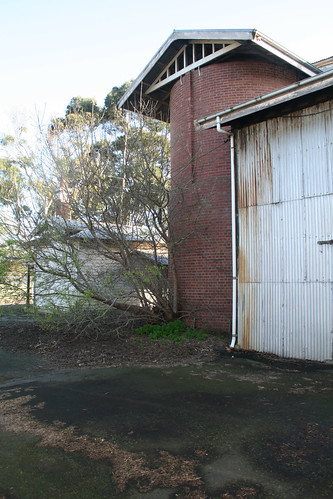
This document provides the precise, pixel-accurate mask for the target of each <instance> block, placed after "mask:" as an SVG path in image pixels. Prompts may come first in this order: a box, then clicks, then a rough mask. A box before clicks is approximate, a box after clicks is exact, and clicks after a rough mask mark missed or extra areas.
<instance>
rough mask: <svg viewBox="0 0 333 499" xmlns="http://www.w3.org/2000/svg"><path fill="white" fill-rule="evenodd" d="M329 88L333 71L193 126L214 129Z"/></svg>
mask: <svg viewBox="0 0 333 499" xmlns="http://www.w3.org/2000/svg"><path fill="white" fill-rule="evenodd" d="M329 87H333V70H332V71H327V72H324V73H321V74H319V75H316V76H312V77H310V78H306V79H305V80H301V81H298V82H297V83H293V84H291V85H288V86H287V87H283V88H281V89H279V90H276V91H274V92H271V93H269V94H265V95H261V96H259V97H256V98H255V99H251V100H249V101H247V102H244V103H242V104H239V105H237V106H234V107H231V108H228V109H225V110H223V111H220V112H218V113H215V114H213V115H210V116H206V117H203V118H201V119H199V120H197V121H196V123H195V124H196V127H197V128H198V129H201V130H206V129H208V128H214V127H215V126H216V123H217V121H218V122H219V124H220V125H229V124H231V123H233V122H234V121H236V120H239V119H241V118H245V117H246V116H249V115H252V114H255V113H258V112H262V111H265V110H266V109H269V108H272V107H274V106H277V105H281V104H283V103H285V102H288V101H292V100H294V99H297V98H299V97H302V96H305V95H308V94H311V93H314V92H318V91H320V90H324V89H326V88H329Z"/></svg>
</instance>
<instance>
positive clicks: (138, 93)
mask: <svg viewBox="0 0 333 499" xmlns="http://www.w3.org/2000/svg"><path fill="white" fill-rule="evenodd" d="M240 55H242V56H250V57H253V56H254V57H255V56H256V57H258V56H259V57H261V58H265V59H267V60H269V61H271V62H275V63H277V64H287V65H290V66H293V67H295V68H297V69H298V70H299V71H300V72H301V73H303V75H304V76H313V75H315V74H318V73H320V72H321V69H319V68H318V67H316V66H314V65H313V64H310V63H309V62H306V61H305V60H304V59H301V58H300V57H298V56H296V55H295V54H293V53H292V52H290V51H288V50H287V49H285V48H284V47H282V46H281V45H279V44H277V43H276V42H274V41H273V40H271V39H270V38H268V37H267V36H265V35H264V34H263V33H260V32H259V31H258V30H256V29H231V30H175V31H173V33H172V34H171V35H170V36H169V38H168V39H167V40H166V42H165V43H164V44H163V45H162V47H161V48H160V49H159V50H158V52H157V53H156V54H155V55H154V57H153V58H152V59H151V61H150V62H149V63H148V64H147V66H146V67H145V68H144V70H143V71H142V72H141V74H140V75H139V76H138V77H137V78H136V80H135V81H134V82H133V83H132V85H131V86H130V88H129V89H128V90H127V92H126V93H125V94H124V96H123V97H122V98H121V99H120V101H119V103H118V106H119V107H123V108H125V109H128V110H130V111H135V110H138V109H140V103H142V102H143V103H146V102H149V101H152V102H153V103H154V115H155V117H156V118H159V119H161V120H163V121H168V115H169V97H170V90H171V88H172V85H173V83H174V82H175V81H176V80H177V79H178V78H180V77H181V76H182V75H183V74H185V73H187V72H188V71H191V70H192V69H194V68H198V67H200V66H204V65H207V64H209V63H211V62H212V61H214V62H215V61H221V60H226V59H230V58H233V57H235V56H237V57H238V56H240Z"/></svg>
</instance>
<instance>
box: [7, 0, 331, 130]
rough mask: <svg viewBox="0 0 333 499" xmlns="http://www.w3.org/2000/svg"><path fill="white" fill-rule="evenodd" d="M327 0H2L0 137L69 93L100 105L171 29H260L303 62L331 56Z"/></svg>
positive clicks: (59, 109) (59, 108)
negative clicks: (14, 123)
mask: <svg viewBox="0 0 333 499" xmlns="http://www.w3.org/2000/svg"><path fill="white" fill-rule="evenodd" d="M332 14H333V2H332V0H317V1H316V2H314V1H313V0H303V1H300V0H289V1H288V0H276V1H275V2H270V1H262V0H237V1H230V0H229V1H224V2H223V1H221V0H168V1H164V2H161V1H158V0H141V1H140V0H127V1H125V2H121V1H120V0H117V1H114V0H56V1H52V2H51V1H48V0H0V40H1V49H2V50H1V79H0V90H1V92H0V109H1V111H0V134H1V133H6V132H8V131H10V120H11V117H12V115H16V116H17V117H18V120H19V121H20V120H22V119H24V118H27V117H29V116H32V117H35V114H36V112H38V113H39V114H41V115H43V114H44V116H45V118H46V119H47V118H48V117H49V116H55V115H62V114H63V113H64V110H65V108H66V105H67V104H68V102H69V100H70V99H71V97H74V96H83V97H95V98H96V99H97V101H98V103H99V104H100V105H102V104H103V101H104V98H105V96H106V94H107V93H108V92H109V91H110V90H111V88H112V87H113V86H115V85H117V86H118V85H121V84H122V83H124V82H125V81H127V80H129V79H131V78H135V77H136V76H137V75H138V74H139V73H140V72H141V70H142V69H143V68H144V67H145V65H146V64H147V63H148V62H149V60H150V59H151V58H152V56H153V55H154V54H155V52H156V51H157V50H158V49H159V48H160V46H161V45H162V44H163V42H164V41H165V40H166V38H167V37H168V36H169V35H170V34H171V33H172V31H173V29H228V28H229V29H231V28H257V29H259V30H260V31H262V32H263V33H265V34H266V35H267V36H269V37H270V38H272V39H273V40H275V41H277V42H279V43H280V44H281V45H283V46H285V47H286V48H288V49H289V50H291V51H293V52H295V53H296V54H297V55H299V56H301V57H303V58H304V59H306V60H308V61H310V62H314V61H316V60H319V59H322V58H325V57H329V56H332V55H333V43H332V38H333V29H332V18H333V16H332Z"/></svg>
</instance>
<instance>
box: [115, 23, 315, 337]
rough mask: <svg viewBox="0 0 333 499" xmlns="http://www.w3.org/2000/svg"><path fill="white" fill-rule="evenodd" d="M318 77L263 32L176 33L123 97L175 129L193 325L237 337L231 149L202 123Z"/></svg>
mask: <svg viewBox="0 0 333 499" xmlns="http://www.w3.org/2000/svg"><path fill="white" fill-rule="evenodd" d="M318 72H319V70H318V69H317V68H315V67H314V66H313V65H311V64H309V63H307V62H306V61H304V60H302V59H300V58H298V57H296V56H295V55H294V54H292V53H290V52H289V51H287V50H286V49H284V48H283V47H281V46H279V45H278V44H276V43H275V42H273V41H272V40H270V39H268V38H267V37H265V36H264V35H263V34H261V33H259V32H258V31H256V30H199V31H192V30H191V31H174V32H173V34H172V35H171V36H170V37H169V38H168V40H167V41H166V42H165V44H164V45H163V46H162V47H161V48H160V50H159V51H158V52H157V54H156V55H155V56H154V57H153V59H152V60H151V62H150V63H149V64H148V65H147V67H146V68H145V69H144V71H143V72H142V73H141V74H140V76H139V77H138V78H137V79H136V80H135V82H134V83H133V84H132V86H131V87H130V89H129V90H128V91H127V93H126V94H125V95H124V97H123V98H122V99H121V101H120V103H119V105H120V106H122V107H124V108H126V109H129V110H135V109H139V108H140V102H142V100H143V101H153V102H154V109H155V116H156V118H158V119H160V120H163V121H168V122H170V126H171V178H172V191H171V201H170V213H169V215H170V232H171V237H172V240H173V243H174V246H173V249H174V256H175V269H176V272H175V273H173V272H172V269H170V283H171V289H173V290H174V293H176V295H177V296H176V298H177V302H178V309H179V311H180V312H181V314H182V315H184V316H185V317H186V320H187V322H188V323H189V325H191V326H195V327H205V326H207V327H209V328H211V329H213V330H216V331H223V332H228V331H230V329H231V320H232V279H233V276H232V251H231V248H232V231H231V188H230V184H231V172H230V144H229V140H228V136H227V135H223V134H219V133H217V132H216V130H215V129H210V130H201V131H199V130H198V129H197V128H196V126H195V123H196V120H198V119H200V118H203V117H207V116H209V115H214V114H215V113H218V112H221V111H223V110H225V109H228V108H230V107H233V106H236V105H238V104H241V103H243V102H245V101H248V100H250V99H253V98H256V97H258V96H261V95H263V94H266V93H269V92H272V91H274V90H278V89H280V88H282V87H284V86H287V85H289V84H291V83H293V82H295V81H298V80H301V79H303V78H306V77H308V76H313V75H314V74H316V73H318ZM169 267H170V266H169ZM175 276H176V278H177V282H175Z"/></svg>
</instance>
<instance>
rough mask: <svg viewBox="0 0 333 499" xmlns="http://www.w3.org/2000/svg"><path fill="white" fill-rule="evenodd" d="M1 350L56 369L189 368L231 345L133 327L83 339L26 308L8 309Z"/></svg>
mask: <svg viewBox="0 0 333 499" xmlns="http://www.w3.org/2000/svg"><path fill="white" fill-rule="evenodd" d="M2 309H3V310H2V314H1V316H0V348H1V349H3V350H5V351H7V352H11V353H21V354H34V355H36V354H37V355H38V356H40V357H41V359H42V360H43V362H45V364H46V365H47V366H48V367H50V368H52V369H64V368H65V369H72V368H85V367H120V366H137V367H140V366H146V367H149V366H155V367H156V366H158V367H170V366H187V365H200V364H202V363H204V362H209V361H213V360H216V359H218V358H219V357H220V354H221V352H222V351H225V348H226V346H227V345H228V339H227V338H226V337H223V336H220V335H208V337H207V339H206V340H203V341H199V340H195V339H191V340H186V341H185V342H184V343H182V344H178V345H175V344H174V343H173V342H171V341H170V340H159V341H156V342H152V341H151V340H150V338H148V337H144V336H139V335H137V334H136V333H135V329H134V328H133V327H128V328H120V329H119V328H118V327H112V325H110V326H109V327H106V328H105V330H103V332H102V333H101V332H99V333H98V334H95V333H92V334H85V335H80V334H77V332H76V333H68V332H66V333H64V332H63V331H61V330H57V331H50V330H43V329H41V328H40V327H39V325H38V323H37V322H36V321H35V320H33V319H32V318H31V316H30V317H29V316H27V315H26V314H23V313H22V308H21V309H20V308H15V307H12V308H9V307H2Z"/></svg>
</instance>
